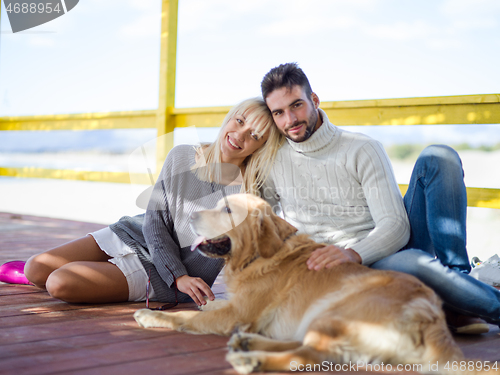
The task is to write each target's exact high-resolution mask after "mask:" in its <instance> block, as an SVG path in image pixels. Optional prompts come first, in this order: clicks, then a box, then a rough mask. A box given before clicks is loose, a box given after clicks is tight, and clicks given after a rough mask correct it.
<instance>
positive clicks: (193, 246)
mask: <svg viewBox="0 0 500 375" xmlns="http://www.w3.org/2000/svg"><path fill="white" fill-rule="evenodd" d="M206 239H207V238H206V237H204V236H198V237H196V239H195V240H194V242H193V244H192V245H191V251H195V250H196V248H197V247H198V246H200V243H202V242H203V241H205V240H206Z"/></svg>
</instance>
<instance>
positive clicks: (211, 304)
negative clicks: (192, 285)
mask: <svg viewBox="0 0 500 375" xmlns="http://www.w3.org/2000/svg"><path fill="white" fill-rule="evenodd" d="M204 298H205V301H206V302H207V304H206V305H201V306H198V309H199V310H201V311H213V310H218V309H221V308H223V307H224V306H226V305H227V304H228V303H229V302H228V301H227V300H224V299H215V300H213V301H210V300H209V299H208V297H204Z"/></svg>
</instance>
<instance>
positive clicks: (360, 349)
mask: <svg viewBox="0 0 500 375" xmlns="http://www.w3.org/2000/svg"><path fill="white" fill-rule="evenodd" d="M191 226H192V229H193V230H194V231H195V233H196V234H198V235H200V236H204V238H205V239H204V240H203V241H198V242H199V244H198V243H197V244H196V245H199V246H197V247H198V250H199V251H201V252H202V253H203V254H204V255H206V256H208V257H220V258H224V259H225V260H226V268H225V273H224V277H225V282H226V285H227V291H228V294H229V300H215V301H213V302H211V301H207V302H208V303H207V305H205V306H204V307H203V308H202V310H203V311H179V312H160V311H151V310H147V309H144V310H139V311H137V312H136V313H135V315H134V317H135V319H136V321H137V322H138V323H139V325H141V326H143V327H146V328H147V327H167V328H170V329H176V330H178V331H184V332H189V333H194V334H219V335H230V334H231V333H233V332H235V331H236V330H237V331H238V333H235V334H234V335H233V337H232V338H231V340H230V341H229V348H230V352H229V353H228V355H227V357H226V359H227V360H228V361H229V362H230V363H231V364H232V365H233V367H234V368H235V369H236V370H237V371H238V372H240V373H250V372H253V371H296V370H305V371H311V370H325V369H328V370H339V369H341V370H344V371H345V370H352V369H353V367H352V366H353V365H354V364H356V365H355V366H359V365H360V364H361V363H364V364H365V369H371V368H370V367H369V366H374V365H378V366H379V367H378V369H382V370H387V371H395V370H403V369H404V370H408V369H409V368H408V367H404V366H405V365H407V366H411V365H413V366H412V367H411V368H410V369H411V370H414V371H420V372H427V373H428V372H436V370H437V369H438V367H439V371H438V372H444V373H452V372H454V371H452V368H451V367H452V363H453V361H456V363H460V362H459V361H461V360H462V359H463V355H462V352H461V351H460V349H459V348H458V347H457V345H456V344H455V342H454V340H453V338H452V336H451V334H450V332H449V331H448V328H447V326H446V323H445V318H444V314H443V312H442V310H441V301H440V299H439V298H438V297H437V295H436V294H435V293H434V292H433V291H432V290H431V289H429V288H428V287H426V286H425V285H424V284H422V283H421V282H420V281H419V280H417V279H416V278H414V277H413V276H410V275H407V274H403V273H398V272H391V271H378V270H372V269H370V268H368V267H365V266H362V265H359V264H355V263H344V264H341V265H339V266H336V267H333V268H331V269H323V270H321V271H311V270H309V269H308V268H307V265H306V261H307V259H308V257H309V255H310V254H311V252H312V251H313V250H315V249H316V248H319V247H322V246H324V245H322V244H318V243H316V242H314V241H313V240H311V239H310V238H309V237H308V236H307V235H304V234H301V235H297V234H296V233H295V232H296V231H297V230H296V229H295V228H294V227H293V226H291V225H290V224H288V223H287V222H286V221H285V220H283V219H281V218H280V217H278V216H277V215H275V214H274V213H273V212H272V209H271V207H270V206H269V205H268V204H267V203H266V202H265V201H263V200H262V199H260V198H257V197H255V196H251V195H244V194H237V195H231V196H229V197H227V198H225V199H223V200H221V201H220V202H219V204H218V205H217V207H216V208H214V209H212V210H206V211H201V212H199V213H196V214H193V215H192V217H191ZM224 232H226V233H224ZM447 363H448V366H449V370H450V371H446V370H448V369H447V368H446V367H445V366H446V364H447ZM415 365H417V367H415ZM336 366H339V367H336ZM343 366H346V367H343ZM380 366H382V367H380ZM383 366H386V367H385V368H384V367H383ZM389 366H390V367H389ZM398 366H400V367H398ZM443 366H444V367H443ZM356 368H357V367H356ZM455 368H456V366H455ZM375 369H377V368H375ZM458 372H460V371H458Z"/></svg>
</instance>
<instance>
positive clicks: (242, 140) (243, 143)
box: [221, 114, 269, 166]
mask: <svg viewBox="0 0 500 375" xmlns="http://www.w3.org/2000/svg"><path fill="white" fill-rule="evenodd" d="M255 128H256V126H255V124H253V123H252V122H249V121H247V120H246V118H245V116H244V115H243V114H236V115H234V116H233V118H231V120H229V122H228V123H227V125H226V126H225V128H224V130H223V131H222V136H223V139H222V140H221V151H222V162H224V163H232V164H236V165H238V166H240V165H241V164H242V163H243V161H244V160H245V158H246V157H247V156H249V155H251V154H253V153H254V152H255V151H256V150H257V149H259V147H261V146H262V145H263V144H264V142H265V141H266V140H267V138H268V137H269V131H267V132H266V133H265V134H264V135H263V136H259V135H257V134H256V132H255Z"/></svg>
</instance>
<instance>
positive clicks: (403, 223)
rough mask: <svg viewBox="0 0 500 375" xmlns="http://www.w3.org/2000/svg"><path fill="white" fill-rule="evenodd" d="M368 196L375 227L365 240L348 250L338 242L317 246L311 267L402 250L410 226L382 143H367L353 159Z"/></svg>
mask: <svg viewBox="0 0 500 375" xmlns="http://www.w3.org/2000/svg"><path fill="white" fill-rule="evenodd" d="M349 162H350V163H351V165H350V168H349V169H350V170H352V171H355V173H356V174H357V179H358V181H360V183H361V187H362V190H363V193H364V196H365V198H366V202H367V206H368V209H369V211H370V214H371V216H372V218H373V221H374V222H375V227H374V228H373V230H372V231H371V232H370V233H369V234H368V236H367V237H366V238H364V239H363V240H361V241H359V242H357V243H355V244H353V245H351V247H350V248H347V249H344V248H340V247H337V246H334V245H329V246H326V247H324V248H320V249H317V250H316V251H314V252H313V253H312V254H311V257H310V258H309V260H308V262H307V264H308V267H309V269H314V270H320V269H323V268H331V267H334V266H336V265H338V264H341V263H344V262H357V263H362V264H365V265H369V264H372V263H374V262H376V261H377V260H380V259H382V258H384V257H386V256H388V255H391V254H393V253H395V252H396V251H398V250H399V249H401V248H402V247H403V246H404V245H406V243H407V242H408V240H409V236H410V226H409V221H408V217H407V214H406V210H405V208H404V204H403V199H402V197H401V193H400V190H399V187H398V185H397V183H396V179H395V177H394V173H393V170H392V166H391V164H390V160H389V158H388V156H387V154H386V153H385V150H384V149H383V147H382V145H381V144H380V143H379V142H377V141H374V140H370V141H369V142H367V143H366V144H365V145H364V146H363V147H362V148H361V149H360V150H359V152H358V153H357V155H352V158H350V159H349Z"/></svg>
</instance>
